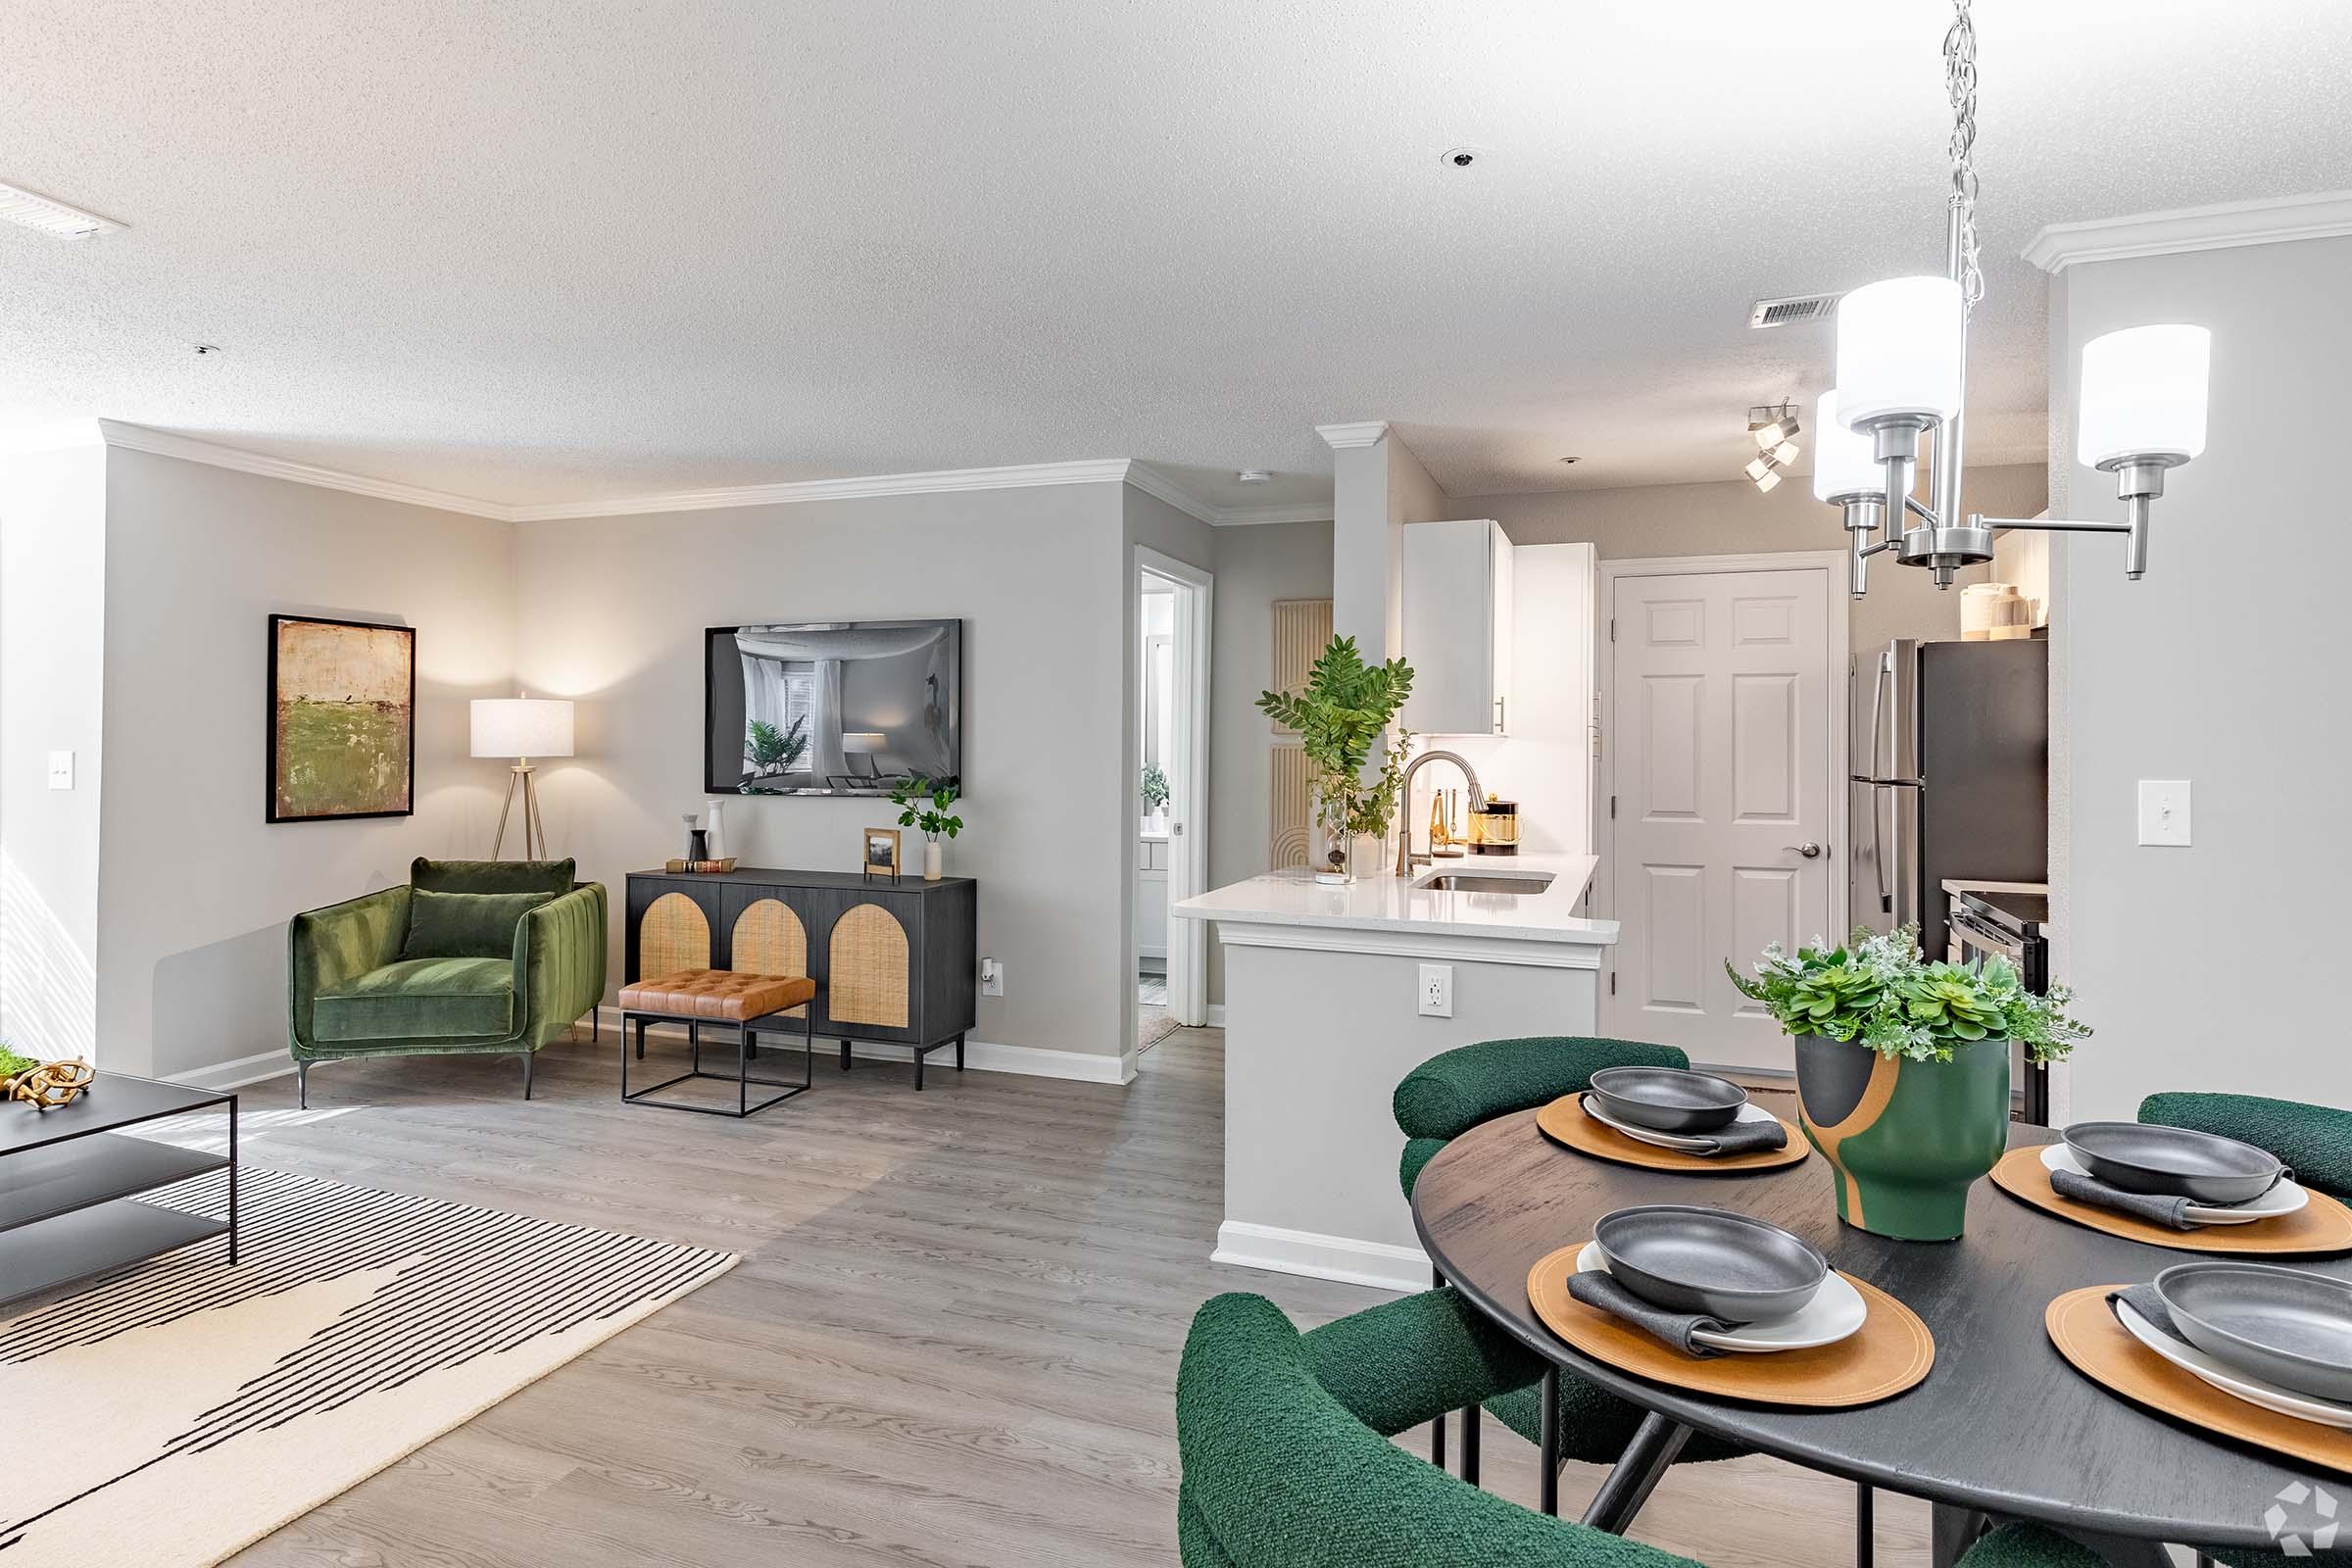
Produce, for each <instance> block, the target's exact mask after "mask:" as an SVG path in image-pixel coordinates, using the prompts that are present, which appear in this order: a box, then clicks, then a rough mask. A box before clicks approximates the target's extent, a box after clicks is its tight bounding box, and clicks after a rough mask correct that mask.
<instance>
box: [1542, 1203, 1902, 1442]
mask: <svg viewBox="0 0 2352 1568" xmlns="http://www.w3.org/2000/svg"><path fill="white" fill-rule="evenodd" d="M1584 1249H1585V1244H1584V1243H1583V1242H1578V1243H1576V1244H1575V1245H1573V1246H1570V1247H1563V1248H1561V1249H1560V1250H1558V1251H1556V1252H1548V1253H1546V1254H1544V1257H1543V1258H1541V1259H1539V1260H1538V1261H1537V1263H1536V1266H1535V1267H1534V1268H1531V1269H1529V1270H1528V1271H1527V1300H1528V1304H1529V1305H1530V1306H1533V1307H1534V1308H1535V1309H1536V1316H1537V1317H1538V1318H1540V1319H1542V1320H1543V1323H1544V1327H1545V1328H1547V1329H1549V1330H1551V1332H1552V1333H1554V1334H1557V1335H1558V1336H1559V1337H1560V1338H1561V1339H1563V1340H1566V1341H1567V1342H1568V1343H1569V1344H1570V1345H1572V1346H1574V1347H1576V1348H1578V1349H1580V1350H1582V1351H1584V1352H1585V1353H1586V1354H1587V1355H1589V1356H1591V1357H1593V1359H1594V1360H1596V1361H1606V1362H1607V1363H1608V1364H1609V1365H1611V1366H1613V1367H1616V1368H1617V1369H1618V1370H1620V1371H1623V1372H1631V1373H1633V1374H1634V1375H1635V1376H1637V1377H1644V1378H1648V1379H1649V1380H1650V1381H1651V1382H1653V1383H1664V1384H1669V1385H1671V1386H1672V1387H1674V1388H1678V1389H1688V1390H1690V1391H1691V1393H1692V1394H1708V1395H1714V1396H1717V1397H1722V1398H1727V1399H1745V1400H1747V1401H1749V1402H1751V1403H1754V1404H1786V1405H1812V1406H1819V1407H1822V1408H1827V1409H1839V1408H1845V1407H1849V1406H1852V1405H1857V1404H1875V1403H1877V1402H1878V1401H1879V1400H1881V1399H1885V1398H1890V1397H1893V1396H1895V1395H1897V1394H1900V1393H1902V1392H1903V1391H1904V1390H1905V1389H1908V1388H1910V1387H1911V1386H1912V1385H1914V1384H1916V1383H1917V1382H1919V1380H1920V1379H1922V1378H1924V1377H1926V1376H1927V1375H1928V1369H1929V1368H1931V1367H1933V1366H1934V1365H1935V1364H1936V1337H1935V1336H1934V1335H1932V1334H1930V1333H1929V1332H1928V1326H1927V1325H1926V1324H1925V1323H1922V1322H1921V1321H1920V1320H1919V1314H1918V1313H1916V1312H1914V1311H1912V1310H1911V1309H1910V1308H1909V1307H1907V1306H1905V1305H1904V1304H1903V1303H1902V1302H1900V1301H1898V1300H1896V1299H1894V1298H1893V1297H1891V1296H1888V1295H1887V1293H1886V1292H1885V1291H1882V1290H1880V1289H1879V1288H1878V1287H1877V1286H1875V1285H1873V1284H1871V1283H1870V1282H1869V1281H1867V1280H1858V1279H1855V1278H1854V1277H1853V1276H1852V1275H1851V1274H1842V1271H1840V1272H1841V1274H1842V1277H1843V1278H1844V1280H1845V1282H1846V1283H1847V1284H1849V1285H1851V1286H1852V1287H1853V1288H1854V1289H1855V1290H1857V1291H1859V1292H1861V1293H1862V1300H1863V1303H1864V1304H1865V1306H1867V1307H1868V1309H1869V1312H1868V1315H1867V1316H1866V1317H1864V1318H1863V1320H1862V1327H1861V1329H1860V1330H1858V1331H1857V1332H1856V1333H1854V1334H1852V1335H1850V1336H1848V1337H1847V1338H1845V1339H1842V1340H1839V1341H1838V1343H1837V1344H1836V1345H1824V1346H1820V1347H1817V1348H1814V1349H1810V1350H1777V1351H1774V1352H1773V1353H1772V1354H1770V1355H1747V1354H1732V1355H1719V1356H1715V1357H1712V1358H1710V1359H1703V1360H1702V1359H1700V1358H1698V1357H1695V1356H1689V1355H1685V1354H1684V1353H1683V1352H1682V1351H1680V1350H1678V1349H1675V1348H1673V1347H1671V1346H1669V1345H1666V1344H1665V1343H1663V1342H1662V1341H1659V1340H1653V1339H1651V1338H1650V1337H1649V1336H1648V1335H1646V1334H1644V1333H1642V1331H1641V1330H1640V1329H1638V1328H1635V1327H1634V1326H1633V1325H1632V1324H1630V1323H1627V1322H1624V1321H1622V1320H1620V1319H1618V1318H1614V1317H1611V1316H1610V1315H1609V1314H1608V1313H1606V1312H1603V1311H1601V1310H1600V1309H1599V1308H1597V1307H1591V1306H1587V1305H1585V1304H1584V1303H1583V1302H1582V1301H1579V1300H1577V1299H1575V1298H1574V1297H1572V1296H1570V1295H1569V1294H1568V1276H1569V1275H1571V1274H1573V1273H1575V1272H1576V1254H1577V1253H1579V1252H1581V1251H1583V1250H1584Z"/></svg>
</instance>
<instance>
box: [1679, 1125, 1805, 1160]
mask: <svg viewBox="0 0 2352 1568" xmlns="http://www.w3.org/2000/svg"><path fill="white" fill-rule="evenodd" d="M1692 1136H1693V1137H1697V1136H1701V1135H1699V1134H1693V1135H1692ZM1703 1136H1704V1137H1705V1138H1706V1140H1707V1142H1709V1143H1711V1144H1713V1145H1714V1146H1715V1147H1714V1148H1712V1149H1710V1150H1708V1151H1707V1152H1708V1153H1709V1154H1752V1153H1754V1152H1757V1151H1758V1150H1763V1149H1787V1148H1788V1147H1789V1129H1788V1128H1786V1127H1784V1126H1782V1125H1781V1123H1780V1118H1779V1117H1777V1116H1776V1117H1774V1118H1773V1119H1772V1120H1771V1121H1736V1122H1734V1123H1732V1124H1731V1125H1730V1126H1729V1127H1726V1128H1725V1129H1724V1130H1723V1131H1721V1132H1719V1133H1708V1134H1705V1135H1703Z"/></svg>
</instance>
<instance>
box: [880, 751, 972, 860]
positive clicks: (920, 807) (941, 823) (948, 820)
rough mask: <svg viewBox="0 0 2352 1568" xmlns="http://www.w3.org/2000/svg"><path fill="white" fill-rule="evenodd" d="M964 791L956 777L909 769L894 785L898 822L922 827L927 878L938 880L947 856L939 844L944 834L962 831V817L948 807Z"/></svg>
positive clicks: (891, 795)
mask: <svg viewBox="0 0 2352 1568" xmlns="http://www.w3.org/2000/svg"><path fill="white" fill-rule="evenodd" d="M961 794H962V792H961V791H960V790H959V789H958V788H957V782H956V780H955V779H952V778H925V777H923V775H922V774H920V773H910V774H908V775H907V777H906V778H903V779H901V780H899V782H898V783H897V784H896V785H894V786H892V788H891V792H890V803H891V804H892V805H893V806H896V807H897V808H899V826H901V827H912V828H920V829H921V830H922V834H923V880H924V881H926V882H936V881H938V880H939V876H940V862H941V860H942V859H943V858H944V857H943V856H942V853H941V851H940V847H939V841H940V837H941V835H943V834H944V835H946V836H947V837H949V838H954V837H955V836H956V834H958V833H960V832H962V831H963V818H962V817H960V816H956V815H953V814H951V813H950V812H949V810H948V808H950V807H952V806H954V805H955V804H956V801H957V800H958V799H959V798H960V797H961Z"/></svg>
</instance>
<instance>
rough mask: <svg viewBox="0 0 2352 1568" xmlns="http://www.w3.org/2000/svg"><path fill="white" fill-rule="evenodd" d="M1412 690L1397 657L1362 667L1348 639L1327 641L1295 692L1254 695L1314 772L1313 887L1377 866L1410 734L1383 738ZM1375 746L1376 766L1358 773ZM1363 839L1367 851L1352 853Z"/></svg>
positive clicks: (1399, 731)
mask: <svg viewBox="0 0 2352 1568" xmlns="http://www.w3.org/2000/svg"><path fill="white" fill-rule="evenodd" d="M1412 690H1413V667H1412V666H1411V665H1410V664H1408V663H1406V662H1404V661H1403V660H1401V659H1392V660H1390V661H1389V662H1387V663H1384V664H1367V663H1365V662H1364V659H1363V655H1361V654H1360V653H1358V652H1357V651H1356V647H1355V639H1354V638H1352V637H1334V638H1333V639H1332V640H1331V643H1330V646H1328V647H1326V648H1325V649H1324V650H1323V652H1322V654H1321V655H1320V656H1318V657H1317V658H1316V660H1315V662H1314V664H1313V666H1312V667H1311V668H1310V669H1309V670H1308V671H1307V677H1306V685H1305V686H1304V687H1302V688H1301V689H1299V691H1297V692H1260V693H1258V697H1257V706H1258V708H1259V710H1260V711H1263V712H1264V713H1265V715H1266V716H1267V717H1268V718H1271V719H1272V720H1274V722H1275V723H1277V724H1280V725H1283V726H1284V727H1285V728H1288V729H1295V730H1297V731H1298V732H1299V750H1301V751H1303V752H1304V753H1305V754H1306V760H1307V761H1308V763H1309V764H1311V765H1312V767H1313V769H1314V776H1313V778H1312V779H1311V780H1309V786H1308V787H1309V788H1310V789H1311V790H1312V791H1313V794H1314V803H1315V806H1314V809H1315V814H1314V823H1315V828H1316V843H1315V846H1314V849H1313V850H1312V852H1311V853H1310V855H1309V860H1310V863H1312V864H1313V866H1314V869H1315V880H1316V881H1318V882H1351V881H1353V880H1354V879H1355V877H1356V875H1357V871H1358V865H1359V862H1362V861H1365V860H1367V859H1368V860H1369V861H1371V862H1375V863H1376V862H1377V861H1378V859H1379V857H1380V841H1382V840H1384V839H1386V838H1387V837H1388V834H1389V824H1390V823H1391V822H1393V821H1394V820H1396V816H1397V786H1398V784H1399V783H1400V782H1401V781H1402V779H1403V776H1404V763H1405V759H1406V758H1407V757H1408V756H1409V755H1410V749H1411V745H1412V735H1411V734H1410V732H1408V731H1406V730H1404V729H1401V728H1399V729H1397V731H1396V732H1395V733H1394V734H1390V735H1388V737H1387V739H1386V740H1385V741H1384V740H1383V739H1382V736H1383V732H1385V731H1387V730H1388V728H1389V725H1390V724H1391V723H1392V722H1393V721H1394V720H1395V719H1396V717H1397V710H1398V709H1400V708H1402V707H1403V706H1404V700H1405V698H1406V697H1408V696H1410V695H1411V694H1412ZM1375 746H1377V747H1378V748H1379V752H1378V758H1379V762H1380V766H1379V769H1378V770H1377V771H1376V772H1375V773H1374V774H1373V775H1372V777H1371V778H1370V779H1366V778H1365V776H1364V768H1365V766H1366V765H1367V764H1368V763H1370V762H1371V761H1372V760H1373V759H1374V748H1375ZM1367 839H1368V840H1370V841H1371V843H1370V846H1369V848H1368V849H1364V848H1359V846H1361V845H1362V844H1363V843H1364V841H1365V840H1367Z"/></svg>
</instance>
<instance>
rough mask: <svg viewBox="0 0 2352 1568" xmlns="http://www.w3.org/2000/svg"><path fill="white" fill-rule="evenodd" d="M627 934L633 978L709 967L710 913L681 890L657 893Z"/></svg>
mask: <svg viewBox="0 0 2352 1568" xmlns="http://www.w3.org/2000/svg"><path fill="white" fill-rule="evenodd" d="M631 935H632V938H633V940H634V945H635V947H636V949H637V961H636V963H635V964H634V965H633V966H632V969H633V975H634V978H636V979H640V980H642V979H645V978H647V977H649V976H652V975H662V974H670V973H674V972H675V971H677V970H679V969H708V968H710V967H711V916H710V914H709V913H708V912H707V911H705V909H704V908H703V906H702V904H701V903H700V902H699V901H697V900H696V899H694V898H691V897H689V896H688V895H686V894H684V893H678V892H667V893H660V894H657V895H656V896H655V897H654V898H653V899H652V900H651V901H650V902H649V903H647V905H646V906H645V909H644V912H643V913H641V914H640V915H639V916H638V917H637V923H636V928H635V930H634V931H633V932H632V933H631Z"/></svg>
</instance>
